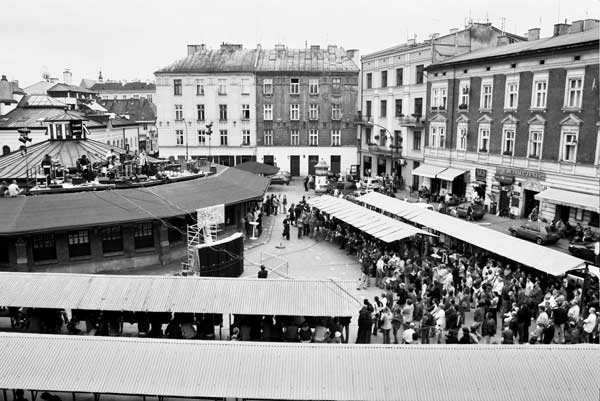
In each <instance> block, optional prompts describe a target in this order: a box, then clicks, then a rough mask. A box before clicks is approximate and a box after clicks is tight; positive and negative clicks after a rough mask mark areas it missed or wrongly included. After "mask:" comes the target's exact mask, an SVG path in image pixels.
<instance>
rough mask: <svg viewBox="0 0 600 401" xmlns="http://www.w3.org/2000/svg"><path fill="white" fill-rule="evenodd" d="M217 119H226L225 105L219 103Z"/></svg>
mask: <svg viewBox="0 0 600 401" xmlns="http://www.w3.org/2000/svg"><path fill="white" fill-rule="evenodd" d="M219 121H227V105H226V104H220V105H219Z"/></svg>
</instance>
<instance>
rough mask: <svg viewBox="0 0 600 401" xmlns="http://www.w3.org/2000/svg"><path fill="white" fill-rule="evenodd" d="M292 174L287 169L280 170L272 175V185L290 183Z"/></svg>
mask: <svg viewBox="0 0 600 401" xmlns="http://www.w3.org/2000/svg"><path fill="white" fill-rule="evenodd" d="M291 180H292V176H291V174H290V173H288V172H287V171H280V172H278V173H277V174H275V175H272V176H271V185H290V181H291Z"/></svg>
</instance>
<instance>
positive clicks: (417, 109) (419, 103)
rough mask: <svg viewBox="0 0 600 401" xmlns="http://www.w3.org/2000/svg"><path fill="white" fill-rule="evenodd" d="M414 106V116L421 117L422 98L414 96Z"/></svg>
mask: <svg viewBox="0 0 600 401" xmlns="http://www.w3.org/2000/svg"><path fill="white" fill-rule="evenodd" d="M414 106H415V107H414V110H415V113H414V115H415V116H416V117H421V116H422V115H423V98H422V97H416V98H415V104H414Z"/></svg>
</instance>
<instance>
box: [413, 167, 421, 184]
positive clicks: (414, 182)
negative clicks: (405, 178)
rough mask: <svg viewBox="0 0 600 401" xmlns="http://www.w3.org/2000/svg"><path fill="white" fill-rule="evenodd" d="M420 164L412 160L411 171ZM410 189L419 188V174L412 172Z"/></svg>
mask: <svg viewBox="0 0 600 401" xmlns="http://www.w3.org/2000/svg"><path fill="white" fill-rule="evenodd" d="M420 165H421V163H420V162H413V171H414V170H416V169H417V168H418V167H419V166H420ZM412 189H413V191H418V190H419V176H418V175H414V174H413V176H412Z"/></svg>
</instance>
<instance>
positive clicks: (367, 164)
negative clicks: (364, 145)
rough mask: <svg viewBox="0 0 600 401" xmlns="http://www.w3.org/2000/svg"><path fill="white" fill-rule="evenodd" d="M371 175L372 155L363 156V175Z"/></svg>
mask: <svg viewBox="0 0 600 401" xmlns="http://www.w3.org/2000/svg"><path fill="white" fill-rule="evenodd" d="M370 175H371V156H364V157H363V177H368V176H370Z"/></svg>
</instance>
